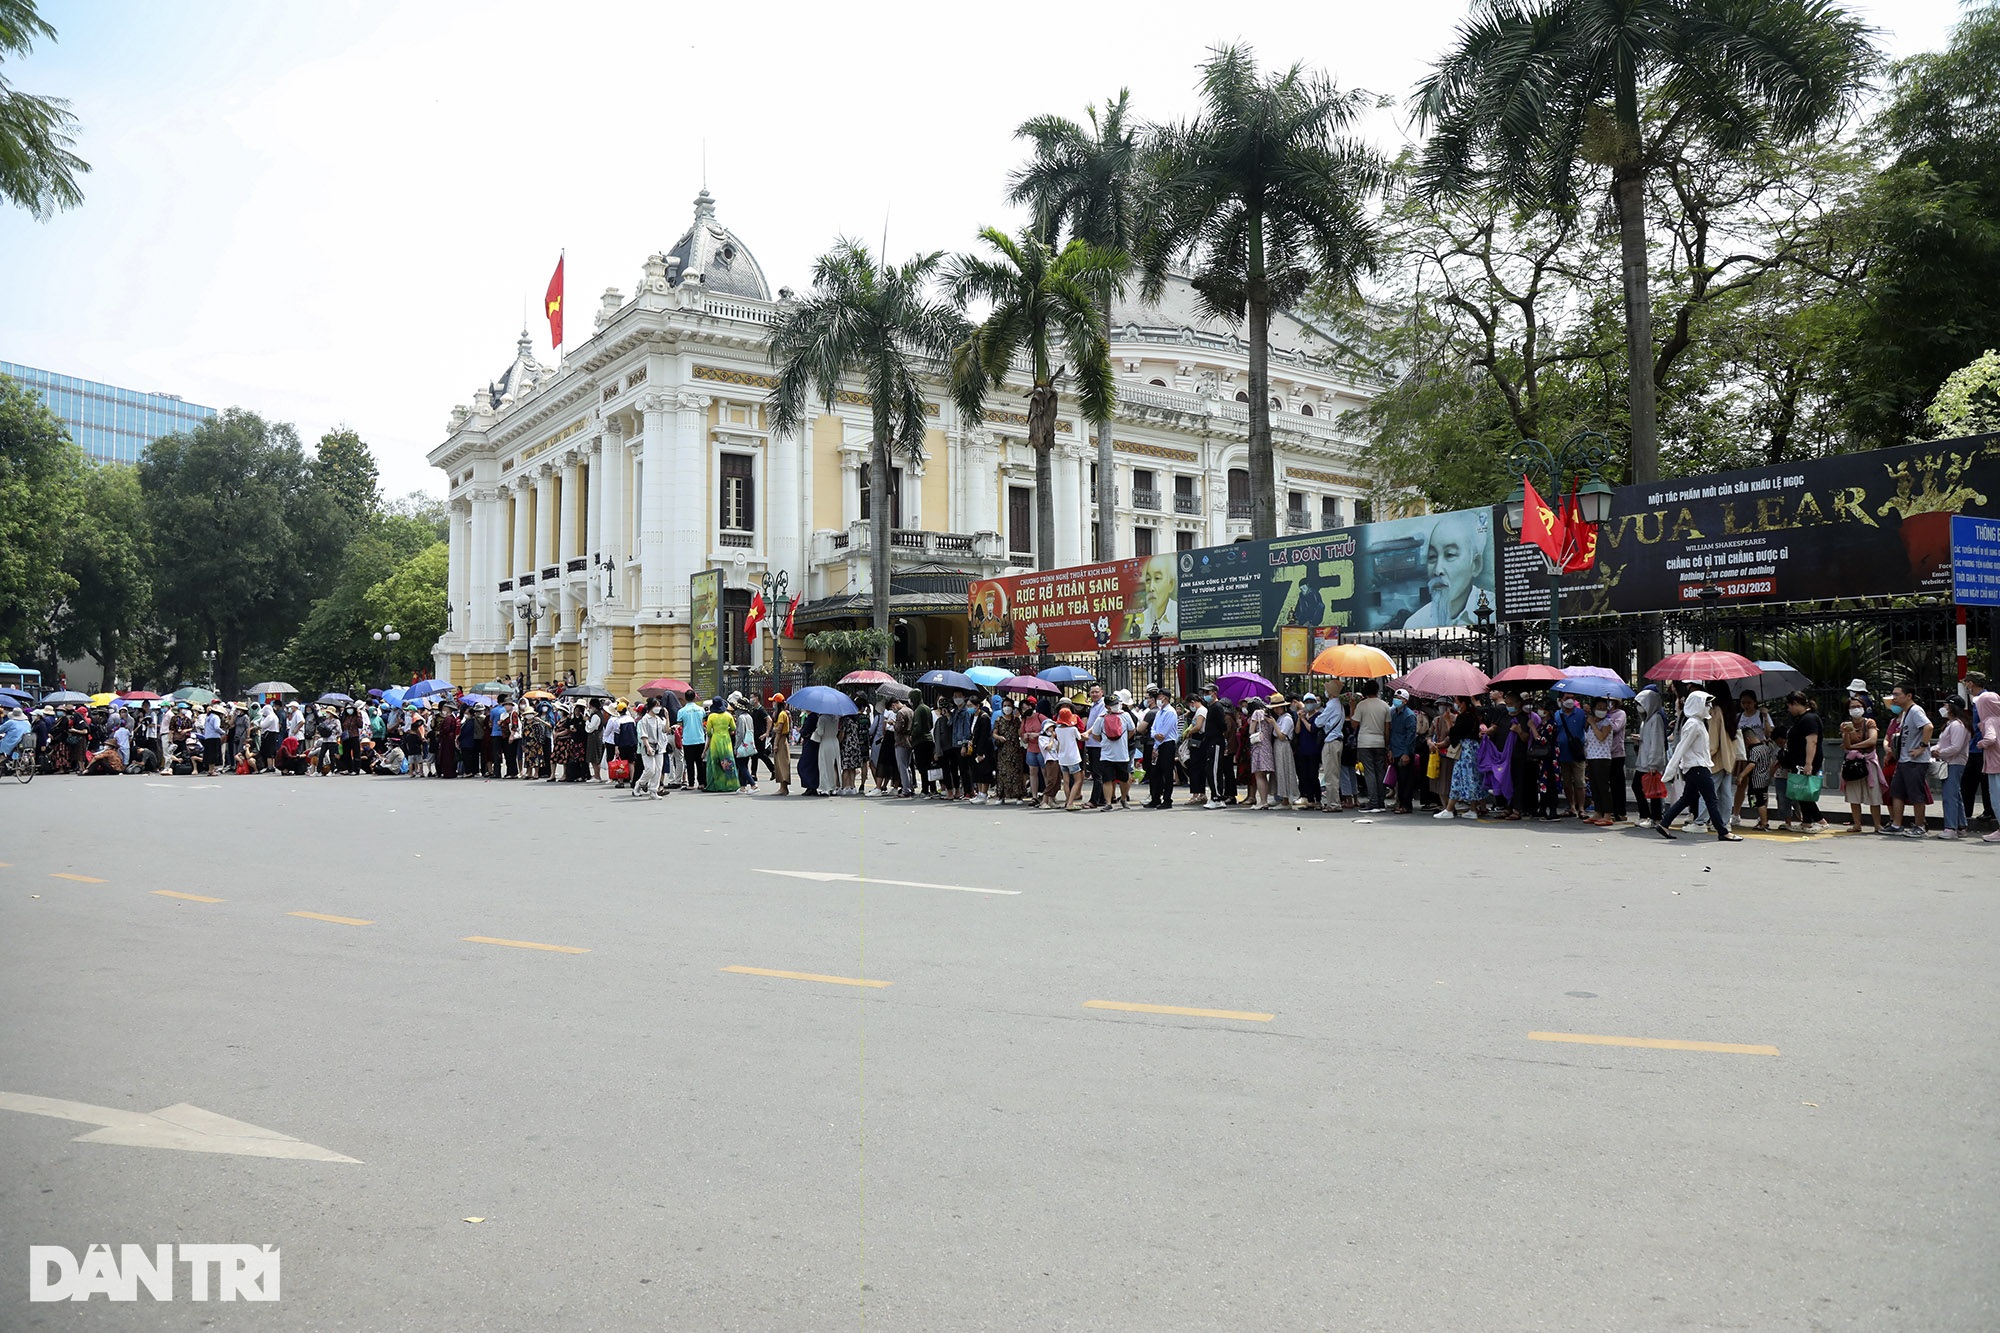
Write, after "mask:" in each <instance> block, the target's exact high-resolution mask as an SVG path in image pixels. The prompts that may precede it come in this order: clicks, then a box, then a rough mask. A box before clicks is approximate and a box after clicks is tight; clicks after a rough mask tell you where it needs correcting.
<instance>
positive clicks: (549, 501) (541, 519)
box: [529, 463, 560, 584]
mask: <svg viewBox="0 0 2000 1333" xmlns="http://www.w3.org/2000/svg"><path fill="white" fill-rule="evenodd" d="M559 507H560V506H559V505H558V504H557V503H556V470H555V467H554V466H553V465H552V464H549V463H544V464H542V465H541V466H540V467H538V468H536V469H535V549H534V555H533V557H532V558H531V560H530V562H529V567H530V568H531V569H533V570H534V571H535V573H536V575H537V580H536V581H537V583H538V584H539V582H540V579H539V576H540V574H541V571H542V568H543V567H544V566H546V565H550V564H553V563H555V554H556V510H557V509H558V508H559Z"/></svg>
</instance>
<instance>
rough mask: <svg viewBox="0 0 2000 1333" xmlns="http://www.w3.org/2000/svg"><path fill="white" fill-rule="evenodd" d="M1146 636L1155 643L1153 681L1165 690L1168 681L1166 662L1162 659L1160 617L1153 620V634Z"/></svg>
mask: <svg viewBox="0 0 2000 1333" xmlns="http://www.w3.org/2000/svg"><path fill="white" fill-rule="evenodd" d="M1146 637H1147V638H1148V639H1149V640H1151V641H1152V644H1153V683H1154V684H1155V685H1158V686H1159V687H1160V688H1161V689H1163V690H1164V689H1166V688H1167V682H1166V680H1165V672H1166V664H1165V663H1164V662H1162V661H1161V660H1160V637H1161V636H1160V622H1159V619H1158V617H1155V618H1154V620H1153V632H1152V633H1151V634H1148V635H1147V636H1146Z"/></svg>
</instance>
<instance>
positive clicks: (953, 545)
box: [812, 522, 1009, 575]
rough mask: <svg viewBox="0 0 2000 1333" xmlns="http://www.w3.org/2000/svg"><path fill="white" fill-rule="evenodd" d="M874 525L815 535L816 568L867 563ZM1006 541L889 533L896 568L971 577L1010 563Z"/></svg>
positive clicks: (992, 535) (989, 535) (991, 536)
mask: <svg viewBox="0 0 2000 1333" xmlns="http://www.w3.org/2000/svg"><path fill="white" fill-rule="evenodd" d="M872 526H873V525H872V524H869V523H867V522H856V523H850V524H848V525H847V527H846V529H845V530H843V531H838V532H835V531H828V530H825V529H822V530H821V531H819V532H815V533H814V534H813V535H812V563H813V565H814V566H815V567H816V568H824V567H826V566H828V565H833V564H839V563H842V562H858V563H863V564H865V563H866V562H867V560H868V557H869V554H870V551H871V547H872V542H873V533H872V531H871V528H872ZM1005 544H1006V543H1005V542H1004V541H1003V540H1002V539H1001V536H1000V534H999V533H997V532H929V531H924V530H920V529H916V528H891V529H890V530H889V560H890V564H891V565H892V567H898V568H908V567H912V566H916V565H926V566H938V567H943V568H946V569H953V570H960V571H962V572H964V573H967V574H978V575H990V574H995V573H998V572H999V571H1000V570H1001V569H1003V568H1005V567H1006V566H1007V565H1008V563H1009V561H1008V559H1007V553H1006V551H1005V550H1004V549H1003V547H1004V546H1005Z"/></svg>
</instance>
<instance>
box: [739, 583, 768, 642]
mask: <svg viewBox="0 0 2000 1333" xmlns="http://www.w3.org/2000/svg"><path fill="white" fill-rule="evenodd" d="M769 609H770V608H768V607H766V606H765V605H764V594H763V592H762V591H761V590H760V591H758V592H753V593H751V594H750V609H749V610H748V611H745V612H744V613H743V642H745V643H755V642H756V641H757V627H758V626H759V625H761V624H763V623H764V616H765V615H766V614H767V613H768V611H769Z"/></svg>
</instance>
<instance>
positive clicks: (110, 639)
mask: <svg viewBox="0 0 2000 1333" xmlns="http://www.w3.org/2000/svg"><path fill="white" fill-rule="evenodd" d="M62 565H63V572H64V573H66V574H67V575H69V577H70V580H71V581H72V583H73V584H74V587H73V588H72V590H71V591H70V593H69V595H68V596H67V597H65V598H63V600H62V602H61V604H60V606H59V607H58V609H57V611H56V615H55V645H56V649H57V651H58V652H60V653H61V654H62V655H63V656H65V657H75V656H78V655H81V654H88V655H89V656H91V657H93V658H95V659H97V665H98V668H99V670H100V671H101V672H102V674H101V675H100V676H99V680H100V681H101V682H102V688H104V689H107V690H108V689H112V688H114V687H115V686H116V684H117V683H118V682H119V681H120V679H121V677H120V673H119V667H120V665H121V664H122V665H125V666H127V667H129V666H130V665H131V664H132V657H133V654H132V653H130V652H128V651H127V648H128V645H132V644H134V643H135V641H136V640H137V639H138V638H139V637H140V636H141V635H143V634H144V633H145V631H146V629H147V627H148V626H149V625H150V624H151V621H152V613H153V586H152V566H153V547H152V538H151V534H150V531H149V529H148V527H147V524H146V501H145V496H144V495H143V494H142V493H141V491H140V489H139V470H138V469H137V468H136V467H132V466H129V465H126V464H120V463H104V464H99V465H97V466H95V467H86V468H85V469H84V473H83V521H82V522H80V523H78V524H77V525H76V527H75V529H74V530H73V531H72V532H71V533H70V534H69V536H68V539H67V541H66V542H65V543H64V545H63V558H62Z"/></svg>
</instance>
